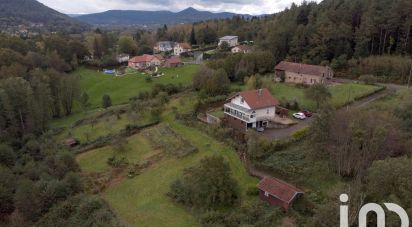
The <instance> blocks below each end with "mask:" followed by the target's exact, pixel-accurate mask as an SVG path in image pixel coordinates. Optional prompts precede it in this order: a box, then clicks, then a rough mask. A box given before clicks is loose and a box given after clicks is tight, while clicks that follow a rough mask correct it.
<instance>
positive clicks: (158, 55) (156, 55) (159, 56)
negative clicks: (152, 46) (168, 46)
mask: <svg viewBox="0 0 412 227" xmlns="http://www.w3.org/2000/svg"><path fill="white" fill-rule="evenodd" d="M153 56H155V57H156V58H157V59H159V60H160V61H163V60H164V59H165V58H164V57H163V56H162V55H161V54H155V55H153Z"/></svg>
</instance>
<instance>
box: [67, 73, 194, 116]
mask: <svg viewBox="0 0 412 227" xmlns="http://www.w3.org/2000/svg"><path fill="white" fill-rule="evenodd" d="M198 67H199V66H198V65H185V66H183V67H179V68H164V69H161V70H160V71H161V72H163V73H164V74H165V75H164V76H161V77H158V78H153V80H152V82H146V81H145V75H143V74H142V73H136V74H130V75H127V76H122V77H115V76H111V75H105V74H103V73H101V72H97V71H95V70H91V69H86V68H80V69H78V70H76V71H75V72H73V74H75V75H79V76H80V78H81V80H80V85H81V88H82V90H83V91H85V92H86V93H87V94H88V95H89V97H90V103H91V107H90V108H98V107H101V102H102V101H101V100H102V96H103V95H104V94H107V95H110V97H111V99H112V103H113V105H118V104H123V103H127V102H128V101H129V98H130V97H133V96H136V95H137V94H138V93H139V92H141V91H148V90H150V89H151V88H152V87H153V86H154V85H155V84H156V83H159V84H168V83H172V84H180V83H181V84H183V85H187V84H190V83H192V76H193V74H194V73H195V72H196V70H197V69H198Z"/></svg>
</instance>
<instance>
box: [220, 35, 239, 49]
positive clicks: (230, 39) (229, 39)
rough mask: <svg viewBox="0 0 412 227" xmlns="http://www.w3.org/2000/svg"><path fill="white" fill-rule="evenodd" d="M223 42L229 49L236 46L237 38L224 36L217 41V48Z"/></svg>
mask: <svg viewBox="0 0 412 227" xmlns="http://www.w3.org/2000/svg"><path fill="white" fill-rule="evenodd" d="M224 42H226V43H227V44H228V45H229V47H234V46H237V45H238V37H237V36H224V37H222V38H220V39H219V44H218V46H219V47H220V46H221V45H222V44H223V43H224Z"/></svg>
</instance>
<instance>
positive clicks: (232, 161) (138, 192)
mask: <svg viewBox="0 0 412 227" xmlns="http://www.w3.org/2000/svg"><path fill="white" fill-rule="evenodd" d="M164 124H166V123H164ZM169 126H170V127H171V128H172V129H173V130H174V131H175V132H176V133H178V134H179V135H180V136H182V137H183V138H184V139H186V140H187V141H189V142H190V143H191V144H192V145H193V146H195V147H197V148H198V149H199V151H198V152H197V153H194V154H191V155H189V156H187V157H184V158H181V159H179V158H176V157H173V156H170V155H168V156H165V157H164V158H163V159H162V160H161V161H159V162H158V163H156V164H155V165H153V166H151V167H150V168H149V169H147V170H146V171H145V172H143V173H142V174H141V175H139V176H136V177H134V178H131V179H129V178H127V179H124V180H123V181H122V182H121V183H120V184H118V185H115V186H113V187H111V188H108V189H107V191H105V192H104V193H103V196H104V198H105V199H106V200H107V201H108V202H109V204H110V205H111V206H112V207H113V208H114V210H115V211H116V213H117V214H119V216H120V217H121V218H122V219H123V220H124V221H126V222H127V223H129V224H131V225H133V226H164V225H165V223H167V226H196V225H197V223H196V220H195V218H194V217H193V216H192V215H191V214H190V213H189V212H188V211H187V210H185V209H184V208H183V207H180V206H178V205H176V204H175V203H173V202H172V201H171V200H170V199H169V198H168V197H167V195H166V193H167V192H168V191H169V188H170V184H171V183H172V182H173V181H174V180H175V179H177V178H179V177H181V176H182V173H183V169H185V168H187V167H190V166H194V165H197V164H198V162H199V161H200V160H201V159H202V158H204V157H205V156H209V155H222V156H223V157H224V158H225V159H226V160H227V161H228V163H229V165H230V167H231V169H232V173H233V176H234V177H235V178H236V180H237V181H238V183H239V186H240V191H241V192H242V198H243V199H250V198H246V194H245V192H246V190H247V188H249V187H254V186H255V185H256V184H257V179H255V178H253V177H250V176H248V174H247V173H246V170H245V168H244V166H243V164H242V163H241V161H240V159H239V158H238V156H237V154H236V153H235V151H234V150H232V149H231V148H230V147H228V146H226V145H225V144H223V143H220V142H218V141H216V140H215V139H213V138H212V137H210V136H208V135H206V134H203V133H201V132H199V131H198V130H197V129H194V128H189V127H186V126H184V125H182V124H180V123H177V122H172V123H169ZM157 127H159V126H157ZM143 134H144V133H141V134H138V135H135V136H132V137H130V138H129V139H128V141H129V143H128V148H129V149H128V151H127V152H125V153H120V154H118V155H121V156H125V157H127V159H128V160H131V161H138V160H139V159H140V160H142V159H144V158H145V157H148V156H149V155H151V154H154V153H156V152H158V151H154V149H153V145H151V144H148V140H147V139H144V137H143V136H142V135H143ZM164 136H168V135H164ZM113 154H115V151H113V149H112V148H111V147H110V146H108V147H105V148H101V149H97V150H93V151H89V152H87V153H84V154H81V155H79V156H77V160H78V162H79V164H80V166H81V168H82V170H83V171H86V172H99V171H107V170H109V169H110V167H109V166H108V165H107V163H106V160H107V158H109V157H111V156H112V155H113Z"/></svg>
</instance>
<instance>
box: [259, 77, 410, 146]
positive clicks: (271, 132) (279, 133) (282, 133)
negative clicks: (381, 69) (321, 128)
mask: <svg viewBox="0 0 412 227" xmlns="http://www.w3.org/2000/svg"><path fill="white" fill-rule="evenodd" d="M335 82H338V83H352V82H354V81H352V80H347V79H335ZM379 85H381V86H384V87H386V89H385V90H382V91H380V92H377V93H375V94H373V95H370V96H367V97H365V98H362V99H360V100H357V101H355V102H353V103H351V104H349V105H346V106H344V107H342V108H340V109H339V110H338V111H345V110H349V109H355V108H360V107H363V106H366V105H367V104H369V103H371V102H374V101H376V100H378V99H381V98H383V97H385V96H387V95H388V94H391V93H394V92H396V91H397V90H399V89H402V88H406V87H405V86H402V85H397V84H379ZM313 121H314V118H313V117H312V118H307V119H306V120H303V121H301V120H299V121H298V124H296V125H293V126H291V127H288V128H284V129H266V130H265V132H263V135H264V136H265V137H266V138H268V139H269V140H280V139H284V138H287V137H289V136H291V135H292V134H293V133H294V132H296V131H298V130H300V129H303V128H305V127H307V126H309V125H310V124H311V123H312V122H313Z"/></svg>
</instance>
